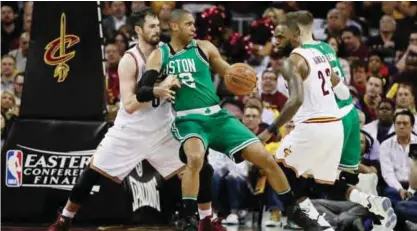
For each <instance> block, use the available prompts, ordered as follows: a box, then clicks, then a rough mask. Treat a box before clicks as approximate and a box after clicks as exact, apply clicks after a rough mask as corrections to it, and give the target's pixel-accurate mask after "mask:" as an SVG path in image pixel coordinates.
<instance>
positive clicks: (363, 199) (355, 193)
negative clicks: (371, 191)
mask: <svg viewBox="0 0 417 231" xmlns="http://www.w3.org/2000/svg"><path fill="white" fill-rule="evenodd" d="M368 197H369V195H368V194H366V193H363V192H361V191H359V190H357V189H353V190H352V192H350V195H349V200H350V201H352V202H353V203H357V204H360V205H362V206H367V204H368V202H367V201H368V200H367V199H368Z"/></svg>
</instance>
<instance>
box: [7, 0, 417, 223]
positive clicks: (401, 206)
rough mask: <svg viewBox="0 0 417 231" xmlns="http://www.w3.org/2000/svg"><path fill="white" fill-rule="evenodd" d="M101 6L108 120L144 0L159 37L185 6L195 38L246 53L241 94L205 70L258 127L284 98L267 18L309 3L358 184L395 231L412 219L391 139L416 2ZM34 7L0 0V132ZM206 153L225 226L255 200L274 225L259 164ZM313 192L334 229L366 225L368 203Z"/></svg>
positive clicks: (226, 51) (238, 57)
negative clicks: (356, 159)
mask: <svg viewBox="0 0 417 231" xmlns="http://www.w3.org/2000/svg"><path fill="white" fill-rule="evenodd" d="M101 6H102V16H103V23H102V26H103V32H104V36H105V49H104V55H105V59H106V65H105V78H106V95H105V97H106V102H107V104H108V106H107V109H108V115H107V117H108V119H109V120H112V119H114V117H115V115H116V114H117V110H118V108H119V101H120V93H119V78H118V73H117V68H118V63H119V61H120V59H121V57H122V56H123V54H124V52H125V51H126V50H128V49H129V48H130V47H132V46H134V45H135V43H136V41H135V36H134V31H133V29H132V27H131V25H130V20H129V15H130V13H131V12H133V11H137V10H138V9H140V8H142V7H144V6H151V7H152V9H153V10H154V11H155V12H156V13H157V15H158V16H159V20H160V27H161V40H162V41H163V42H169V33H170V32H169V28H168V21H169V16H170V13H171V11H172V10H173V9H175V8H183V9H187V10H189V11H190V12H192V13H193V14H194V15H195V17H196V27H197V37H198V38H199V39H207V40H210V41H211V42H212V43H213V44H215V45H216V46H217V47H218V48H219V50H220V52H221V54H222V55H223V57H224V59H226V60H227V61H228V62H230V63H235V62H246V63H248V64H250V65H251V66H253V67H254V68H255V70H256V72H257V74H258V87H257V88H256V89H255V90H254V92H253V93H252V94H251V95H249V96H245V97H235V96H233V95H232V94H231V93H230V92H228V91H227V89H226V88H225V85H224V83H223V80H222V79H221V78H219V76H216V75H214V74H213V76H212V78H213V83H214V85H215V87H216V89H217V94H218V96H219V97H220V98H221V99H222V103H221V106H222V107H224V108H226V109H227V110H228V111H229V112H230V113H232V114H233V115H235V116H236V117H238V118H239V119H241V121H242V122H243V123H244V124H245V125H246V126H247V127H248V128H249V129H250V130H251V131H253V132H254V133H256V134H259V133H260V132H262V131H263V129H265V128H266V127H267V126H268V124H269V123H271V122H272V121H273V119H274V118H275V117H276V116H278V115H279V112H280V110H281V109H282V107H283V105H284V104H285V102H286V100H287V98H288V90H287V88H286V86H285V80H284V79H283V77H282V76H281V74H280V69H281V64H282V60H283V59H284V58H285V57H284V56H283V54H280V53H279V52H277V51H276V50H275V49H274V38H273V30H274V27H275V25H277V23H278V22H279V21H282V20H285V13H287V12H291V11H297V10H309V11H310V12H311V13H312V14H313V15H314V17H315V20H314V24H313V25H314V26H313V27H314V29H313V32H314V38H315V39H317V40H321V41H327V42H328V43H329V44H331V45H332V47H333V48H334V49H335V51H336V52H337V55H338V59H339V61H340V62H341V64H342V66H343V71H344V73H345V75H346V77H347V78H346V84H347V85H349V87H350V90H351V94H352V96H353V97H354V100H355V104H356V107H357V109H358V110H359V112H360V117H361V127H362V133H361V150H362V165H361V169H360V172H361V175H360V181H359V183H358V187H359V188H361V189H362V190H364V191H366V192H369V193H372V194H378V195H383V196H387V197H389V198H390V199H391V201H392V202H393V205H394V208H395V212H396V213H397V216H398V218H399V222H398V227H397V228H398V230H405V229H406V227H412V226H414V228H416V227H415V226H417V225H416V223H417V196H416V195H415V194H414V192H415V191H414V190H416V189H417V188H416V187H417V186H416V184H415V181H417V176H416V175H415V174H417V173H416V172H414V175H413V174H412V171H413V169H417V166H416V165H417V164H416V161H417V160H414V161H411V160H410V159H409V157H408V152H409V148H408V147H409V146H407V145H406V146H403V145H402V144H400V143H399V142H398V140H399V139H405V140H407V142H408V144H410V143H417V136H416V135H415V132H417V125H415V116H416V115H417V111H416V104H415V102H416V91H415V90H416V87H417V75H416V74H417V3H416V2H409V1H402V2H293V1H290V2H280V1H275V2H204V1H202V2H174V1H166V2H144V1H136V2H122V1H113V2H102V5H101ZM32 11H33V2H2V3H1V30H2V31H1V56H2V57H1V131H2V132H1V139H2V141H3V140H4V139H6V137H7V134H8V130H9V129H10V126H11V125H12V123H13V121H14V120H15V119H16V118H17V117H18V115H19V106H20V103H21V102H20V98H21V94H22V90H23V83H24V80H25V67H26V62H27V58H26V57H27V55H28V49H29V48H30V31H31V22H32ZM29 78H30V76H29ZM47 102H48V99H45V103H47ZM402 110H406V111H407V112H410V113H409V115H410V116H409V119H408V120H406V121H405V122H404V121H396V120H395V119H394V113H395V112H399V111H402ZM406 114H407V113H406ZM293 128H294V124H292V123H289V124H287V125H286V126H285V127H283V128H281V130H280V132H279V133H277V134H276V135H275V136H274V137H272V138H271V139H270V140H269V141H268V143H267V144H266V145H267V148H268V150H269V151H270V152H271V154H272V153H275V150H276V149H277V147H278V146H279V142H280V140H281V139H282V137H284V136H285V135H287V134H288V133H290V132H291V130H292V129H293ZM209 161H210V163H211V164H212V165H213V166H214V168H215V177H214V179H213V187H214V192H215V195H216V196H215V198H214V199H215V200H214V208H215V210H216V211H217V212H218V213H219V214H222V215H224V216H225V217H226V219H225V220H224V221H223V222H224V224H225V225H238V224H239V223H242V222H245V219H246V217H247V215H246V214H247V213H248V211H250V210H251V209H253V207H254V206H255V205H256V206H257V204H258V202H259V201H262V204H264V205H266V209H267V210H268V211H269V218H268V222H266V224H265V225H267V226H277V225H279V221H280V211H281V209H282V205H281V203H280V201H279V200H278V198H277V197H276V195H275V194H274V193H272V192H271V190H270V189H269V187H268V185H267V183H265V178H264V177H262V171H254V170H249V168H248V167H247V166H246V164H245V163H242V164H239V165H236V164H234V163H233V162H231V161H230V160H228V159H226V157H225V156H224V155H222V154H221V153H216V152H215V151H211V153H210V156H209ZM312 195H314V198H317V199H316V200H314V203H315V205H316V207H317V208H318V209H319V210H320V211H325V212H326V213H327V214H329V213H330V214H331V219H330V221H331V223H332V225H334V226H335V227H338V230H369V229H370V227H371V223H372V216H370V214H368V212H367V210H366V209H364V208H362V207H360V206H359V205H355V204H351V203H350V202H348V201H346V200H345V199H344V197H343V195H332V194H331V193H325V194H323V193H322V192H314V189H312ZM330 205H331V206H330ZM256 206H255V207H256ZM329 208H330V209H329ZM335 208H337V209H335ZM410 230H411V229H410Z"/></svg>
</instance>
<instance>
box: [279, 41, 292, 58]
mask: <svg viewBox="0 0 417 231" xmlns="http://www.w3.org/2000/svg"><path fill="white" fill-rule="evenodd" d="M292 50H294V47H293V45H292V44H291V43H290V42H288V44H287V45H286V46H285V47H284V48H282V49H281V51H280V52H282V54H283V55H285V57H288V56H290V54H291V52H292Z"/></svg>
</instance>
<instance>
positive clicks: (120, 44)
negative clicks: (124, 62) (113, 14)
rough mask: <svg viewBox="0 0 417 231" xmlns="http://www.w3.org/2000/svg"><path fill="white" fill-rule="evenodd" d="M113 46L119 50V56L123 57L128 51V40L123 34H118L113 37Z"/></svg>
mask: <svg viewBox="0 0 417 231" xmlns="http://www.w3.org/2000/svg"><path fill="white" fill-rule="evenodd" d="M114 44H115V45H116V47H117V49H118V50H119V54H120V55H123V54H124V53H125V52H126V51H127V50H128V49H129V38H128V37H126V35H125V34H124V33H122V32H118V33H116V35H115V36H114Z"/></svg>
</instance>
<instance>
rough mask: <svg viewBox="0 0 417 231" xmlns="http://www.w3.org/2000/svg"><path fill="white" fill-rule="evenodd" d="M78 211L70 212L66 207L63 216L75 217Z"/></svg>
mask: <svg viewBox="0 0 417 231" xmlns="http://www.w3.org/2000/svg"><path fill="white" fill-rule="evenodd" d="M75 214H76V213H73V212H70V211H68V210H66V209H64V210H62V216H64V217H69V218H74V216H75Z"/></svg>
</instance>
